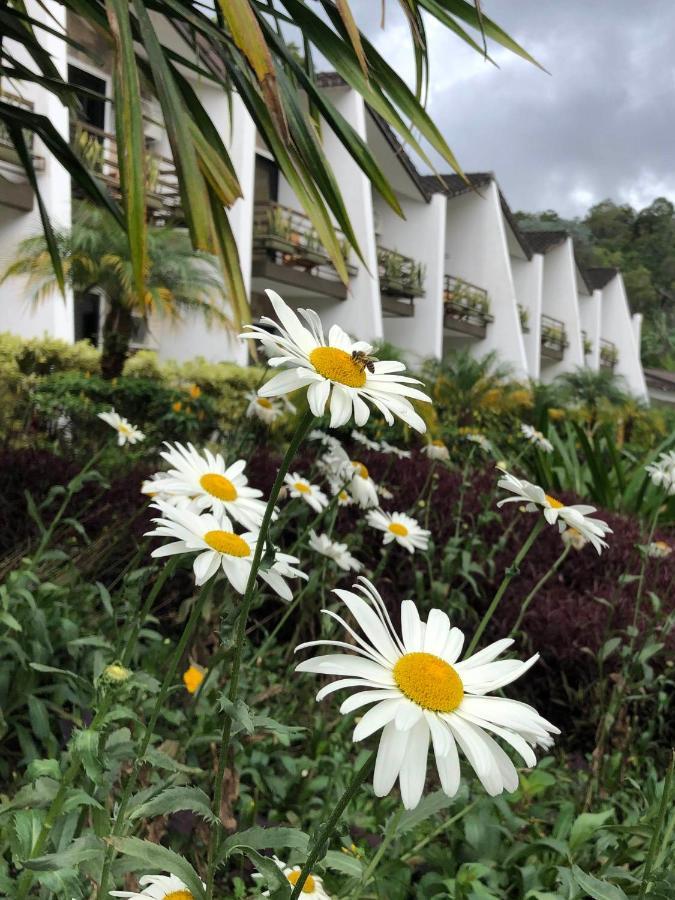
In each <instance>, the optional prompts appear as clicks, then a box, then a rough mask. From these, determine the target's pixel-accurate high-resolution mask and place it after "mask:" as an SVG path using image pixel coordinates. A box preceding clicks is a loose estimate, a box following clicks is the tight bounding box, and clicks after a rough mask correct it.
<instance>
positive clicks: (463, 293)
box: [443, 275, 494, 340]
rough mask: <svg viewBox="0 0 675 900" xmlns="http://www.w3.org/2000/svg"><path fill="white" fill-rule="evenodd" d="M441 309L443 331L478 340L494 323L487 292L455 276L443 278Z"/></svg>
mask: <svg viewBox="0 0 675 900" xmlns="http://www.w3.org/2000/svg"><path fill="white" fill-rule="evenodd" d="M443 309H444V316H443V328H444V330H445V331H449V332H453V333H455V334H461V335H468V336H469V337H474V338H477V339H478V340H481V339H482V338H484V337H485V334H486V332H487V326H488V324H489V323H490V322H493V321H494V316H491V315H490V300H489V298H488V293H487V291H486V290H485V289H484V288H480V287H477V286H476V285H475V284H471V282H469V281H464V279H462V278H457V277H456V276H455V275H446V276H445V277H444V281H443Z"/></svg>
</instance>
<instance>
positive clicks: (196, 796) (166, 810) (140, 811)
mask: <svg viewBox="0 0 675 900" xmlns="http://www.w3.org/2000/svg"><path fill="white" fill-rule="evenodd" d="M129 809H130V813H129V819H131V820H132V821H133V820H135V819H143V818H146V817H147V818H153V817H154V816H165V815H168V814H170V813H174V812H176V810H179V809H188V810H190V811H191V812H194V813H196V814H197V815H198V816H201V817H202V818H203V819H206V820H207V821H209V822H212V823H214V824H218V818H217V817H216V816H215V815H214V814H213V812H212V811H211V804H210V802H209V798H208V796H207V795H206V794H205V793H204V791H202V790H200V788H196V787H171V788H167V789H166V790H164V791H162V793H161V794H158V795H157V796H156V797H153V798H152V799H151V800H146V801H144V802H143V803H140V804H139V805H138V806H135V807H134V801H133V799H132V800H131V802H130V804H129Z"/></svg>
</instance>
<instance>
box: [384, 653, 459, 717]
mask: <svg viewBox="0 0 675 900" xmlns="http://www.w3.org/2000/svg"><path fill="white" fill-rule="evenodd" d="M394 678H395V680H396V684H397V685H398V686H399V687H400V689H401V691H402V692H403V693H404V694H405V695H406V697H407V698H408V700H412V702H413V703H417V705H418V706H421V707H422V708H423V709H428V710H430V711H431V712H442V713H449V712H452V711H453V710H455V709H457V707H458V706H459V704H460V703H461V702H462V698H463V697H464V685H463V684H462V679H461V678H460V677H459V675H458V674H457V672H456V671H455V670H454V669H453V667H452V666H451V665H450V663H447V662H446V661H445V660H444V659H441V658H440V656H434V654H433V653H406V654H405V656H402V657H401V658H400V659H399V661H398V662H397V663H396V665H395V666H394Z"/></svg>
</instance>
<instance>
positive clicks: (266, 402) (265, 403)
mask: <svg viewBox="0 0 675 900" xmlns="http://www.w3.org/2000/svg"><path fill="white" fill-rule="evenodd" d="M255 402H256V403H257V404H258V406H262V408H263V409H272V404H271V403H270V401H269V400H268V399H267V397H258V399H257V400H256V401H255Z"/></svg>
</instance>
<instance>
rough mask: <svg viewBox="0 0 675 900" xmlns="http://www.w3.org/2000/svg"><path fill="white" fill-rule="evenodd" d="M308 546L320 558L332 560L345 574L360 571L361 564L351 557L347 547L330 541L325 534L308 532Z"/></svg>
mask: <svg viewBox="0 0 675 900" xmlns="http://www.w3.org/2000/svg"><path fill="white" fill-rule="evenodd" d="M309 546H310V547H311V548H312V550H316V552H317V553H320V554H321V555H322V556H327V557H328V559H332V560H333V562H334V563H335V564H336V565H337V566H339V567H340V568H341V569H344V571H345V572H360V571H361V563H360V562H359V561H358V559H355V558H354V557H353V556H352V555H351V553H350V552H349V550H348V548H347V545H346V544H340V543H338V541H333V540H331V539H330V538H329V537H328V535H327V534H316V532H315V531H312V530H310V532H309Z"/></svg>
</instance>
